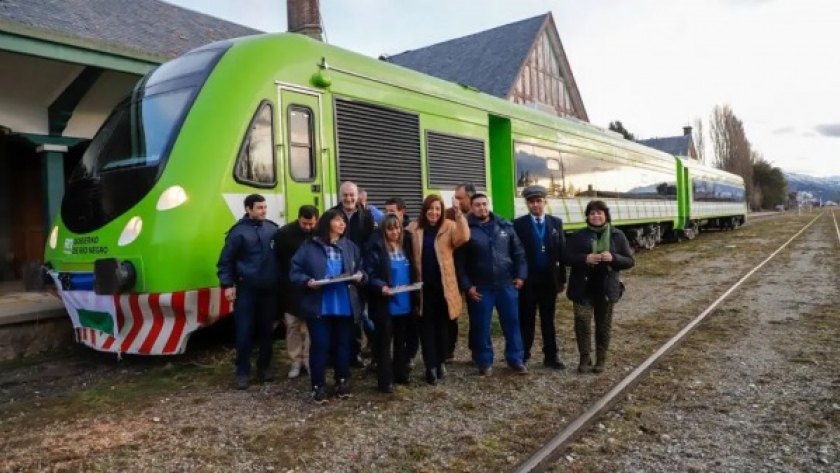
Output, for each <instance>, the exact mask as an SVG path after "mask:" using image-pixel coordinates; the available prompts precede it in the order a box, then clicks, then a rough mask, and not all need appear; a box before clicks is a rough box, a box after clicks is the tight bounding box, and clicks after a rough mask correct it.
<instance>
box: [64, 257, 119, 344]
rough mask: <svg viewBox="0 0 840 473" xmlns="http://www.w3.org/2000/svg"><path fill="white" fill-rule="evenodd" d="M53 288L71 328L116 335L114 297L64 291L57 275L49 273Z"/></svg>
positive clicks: (86, 292) (89, 292)
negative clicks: (59, 297)
mask: <svg viewBox="0 0 840 473" xmlns="http://www.w3.org/2000/svg"><path fill="white" fill-rule="evenodd" d="M50 276H52V278H53V281H55V287H56V288H57V289H58V294H59V295H60V296H61V301H62V302H64V307H65V308H67V313H68V314H70V320H72V321H73V328H90V329H94V330H99V331H101V332H105V333H107V334H110V335H116V331H117V315H116V314H117V310H116V307H115V306H114V296H100V295H98V294H96V293H94V292H93V291H66V290H64V289H63V286H62V284H61V281H60V280H59V278H58V273H54V272H51V273H50Z"/></svg>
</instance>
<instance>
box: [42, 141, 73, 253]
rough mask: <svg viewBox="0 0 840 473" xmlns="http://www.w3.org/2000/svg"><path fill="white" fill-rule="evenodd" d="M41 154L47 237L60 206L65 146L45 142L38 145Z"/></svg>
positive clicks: (62, 192)
mask: <svg viewBox="0 0 840 473" xmlns="http://www.w3.org/2000/svg"><path fill="white" fill-rule="evenodd" d="M37 151H38V155H40V156H41V183H42V185H43V188H44V190H45V191H46V195H45V196H44V197H45V198H44V236H45V237H46V238H49V236H50V230H51V229H52V223H53V221H54V220H55V217H56V216H57V215H58V211H59V209H60V208H61V197H62V196H63V195H64V154H65V153H67V147H66V146H61V145H50V144H45V145H41V146H38V148H37Z"/></svg>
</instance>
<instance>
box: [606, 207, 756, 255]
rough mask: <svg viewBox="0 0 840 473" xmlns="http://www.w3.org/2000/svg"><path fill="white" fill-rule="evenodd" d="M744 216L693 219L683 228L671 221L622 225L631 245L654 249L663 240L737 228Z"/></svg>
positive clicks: (687, 237) (674, 239)
mask: <svg viewBox="0 0 840 473" xmlns="http://www.w3.org/2000/svg"><path fill="white" fill-rule="evenodd" d="M744 221H745V219H744V216H743V215H741V216H732V217H717V218H710V219H702V220H691V221H689V223H688V224H687V225H686V226H685V228H683V229H679V230H675V229H674V227H673V224H672V223H671V222H663V223H652V224H647V225H640V226H621V227H619V228H621V230H622V231H623V232H624V234H625V235H626V236H627V240H628V241H629V242H630V246H631V247H633V248H635V249H645V250H650V249H653V248H654V247H655V246H656V245H658V244H660V243H662V242H680V241H684V240H693V239H694V238H696V237H697V235H699V234H700V232H704V231H709V230H718V231H724V230H735V229H736V228H738V227H739V226H741V225H743V224H744Z"/></svg>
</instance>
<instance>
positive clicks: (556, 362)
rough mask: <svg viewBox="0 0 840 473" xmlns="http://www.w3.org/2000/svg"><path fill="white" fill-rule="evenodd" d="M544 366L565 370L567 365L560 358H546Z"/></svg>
mask: <svg viewBox="0 0 840 473" xmlns="http://www.w3.org/2000/svg"><path fill="white" fill-rule="evenodd" d="M543 366H545V367H546V368H553V369H555V370H564V369H566V365H565V364H564V363H563V362H562V361H560V358H554V359H553V360H552V359H546V360H545V361H543Z"/></svg>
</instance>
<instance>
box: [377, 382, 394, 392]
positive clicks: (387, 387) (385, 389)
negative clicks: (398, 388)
mask: <svg viewBox="0 0 840 473" xmlns="http://www.w3.org/2000/svg"><path fill="white" fill-rule="evenodd" d="M379 392H382V393H385V394H394V385H393V384H387V385H385V386H379Z"/></svg>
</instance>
